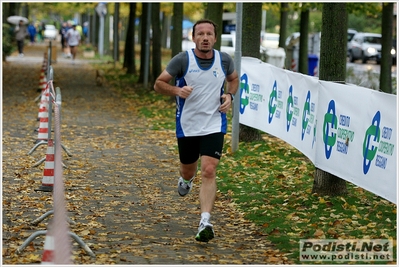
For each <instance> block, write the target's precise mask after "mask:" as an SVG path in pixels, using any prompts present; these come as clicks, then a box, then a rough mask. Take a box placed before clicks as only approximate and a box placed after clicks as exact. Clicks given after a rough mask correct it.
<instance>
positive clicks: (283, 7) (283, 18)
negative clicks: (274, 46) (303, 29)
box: [278, 3, 289, 49]
mask: <svg viewBox="0 0 399 267" xmlns="http://www.w3.org/2000/svg"><path fill="white" fill-rule="evenodd" d="M288 10H289V6H288V3H280V39H279V41H278V47H282V48H284V49H285V39H287V21H288Z"/></svg>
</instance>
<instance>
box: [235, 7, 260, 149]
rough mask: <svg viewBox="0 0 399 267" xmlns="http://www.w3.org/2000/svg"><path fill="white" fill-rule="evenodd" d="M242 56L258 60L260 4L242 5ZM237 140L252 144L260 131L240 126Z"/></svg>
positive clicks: (257, 139) (257, 138)
mask: <svg viewBox="0 0 399 267" xmlns="http://www.w3.org/2000/svg"><path fill="white" fill-rule="evenodd" d="M242 18H243V19H242V25H245V26H244V27H242V40H245V41H244V42H242V56H243V57H246V56H248V57H254V58H260V32H261V28H262V3H247V2H244V3H243V5H242ZM239 140H240V141H243V142H252V141H259V140H262V136H261V131H259V130H258V129H255V128H251V127H248V126H245V125H242V124H240V129H239Z"/></svg>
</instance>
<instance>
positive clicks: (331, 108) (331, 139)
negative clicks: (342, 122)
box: [323, 100, 338, 159]
mask: <svg viewBox="0 0 399 267" xmlns="http://www.w3.org/2000/svg"><path fill="white" fill-rule="evenodd" d="M337 124H338V119H337V116H336V115H335V102H334V100H331V101H330V103H329V104H328V109H327V113H326V114H325V115H324V124H323V142H324V151H325V153H326V158H327V159H329V158H330V157H331V152H332V148H333V147H334V145H335V142H336V140H337V134H336V133H334V132H335V131H334V132H333V131H332V129H335V130H336V129H337ZM330 133H331V135H330Z"/></svg>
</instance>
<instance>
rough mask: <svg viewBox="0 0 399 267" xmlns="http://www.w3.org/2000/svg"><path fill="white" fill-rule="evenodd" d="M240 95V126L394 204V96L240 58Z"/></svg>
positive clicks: (395, 152)
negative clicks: (284, 144)
mask: <svg viewBox="0 0 399 267" xmlns="http://www.w3.org/2000/svg"><path fill="white" fill-rule="evenodd" d="M240 96H241V97H240V123H242V124H245V125H247V126H250V127H253V128H256V129H259V130H262V131H264V132H267V133H269V134H272V135H274V136H276V137H278V138H280V139H282V140H284V141H286V142H287V143H289V144H291V145H292V146H294V147H296V148H297V149H298V150H299V151H301V152H302V153H303V154H304V155H305V156H307V157H308V158H309V159H310V160H311V161H312V162H313V163H314V164H315V166H316V167H318V168H319V169H322V170H325V171H327V172H329V173H331V174H334V175H336V176H338V177H340V178H342V179H345V180H347V181H350V182H352V183H354V184H356V185H358V186H360V187H362V188H364V189H366V190H368V191H371V192H373V193H375V194H377V195H379V196H381V197H383V198H386V199H388V200H389V201H391V202H393V203H396V170H397V149H396V144H397V140H396V137H397V136H398V132H397V125H396V120H397V112H396V96H395V95H391V94H385V93H381V92H378V91H375V90H370V89H367V88H363V87H358V86H350V85H342V84H337V83H333V82H326V81H319V80H318V79H317V78H314V77H312V76H307V75H303V74H300V73H295V72H291V71H286V70H283V69H280V68H276V67H274V66H272V65H270V64H267V63H264V62H262V61H260V60H259V59H255V58H249V57H243V58H242V62H241V83H240Z"/></svg>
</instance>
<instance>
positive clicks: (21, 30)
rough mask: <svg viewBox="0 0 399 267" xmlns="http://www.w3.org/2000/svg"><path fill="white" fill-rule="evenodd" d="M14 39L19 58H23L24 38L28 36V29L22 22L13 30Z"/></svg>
mask: <svg viewBox="0 0 399 267" xmlns="http://www.w3.org/2000/svg"><path fill="white" fill-rule="evenodd" d="M14 32H15V39H16V40H17V46H18V52H19V56H20V57H23V56H24V44H25V38H26V37H27V36H28V35H29V32H28V28H27V27H26V25H25V24H24V21H23V20H20V21H19V24H18V25H17V26H16V27H15V29H14Z"/></svg>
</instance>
